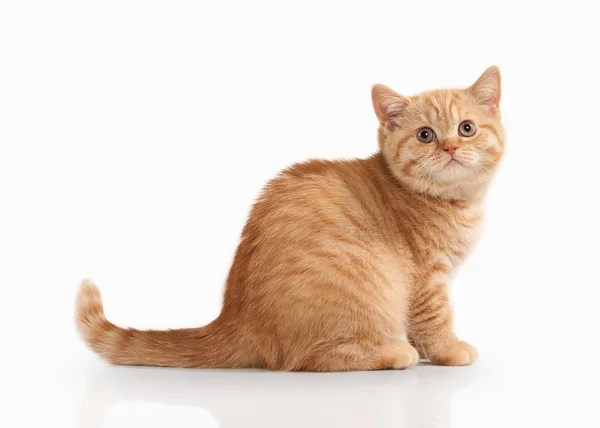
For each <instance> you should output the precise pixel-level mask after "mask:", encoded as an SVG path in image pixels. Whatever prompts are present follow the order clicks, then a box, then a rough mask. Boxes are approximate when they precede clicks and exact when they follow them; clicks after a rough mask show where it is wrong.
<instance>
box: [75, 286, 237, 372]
mask: <svg viewBox="0 0 600 428" xmlns="http://www.w3.org/2000/svg"><path fill="white" fill-rule="evenodd" d="M75 323H76V327H77V330H78V331H79V333H80V335H81V337H82V338H83V340H84V341H85V342H86V343H87V345H88V346H89V347H90V348H91V349H92V350H94V351H95V352H96V353H97V354H99V355H100V356H101V357H103V358H104V359H106V360H107V361H109V362H111V363H113V364H122V365H134V366H161V367H196V368H230V367H245V366H246V364H244V358H243V355H242V354H243V353H242V352H240V351H241V350H240V349H239V345H240V343H239V341H238V340H237V337H236V334H235V332H232V331H230V330H229V329H227V328H226V327H223V326H222V325H221V323H220V322H219V320H218V319H217V320H215V321H213V322H212V323H211V324H209V325H207V326H205V327H200V328H186V329H181V330H164V331H156V330H135V329H131V328H127V329H125V328H122V327H118V326H116V325H114V324H113V323H111V322H110V321H108V320H107V319H106V317H105V316H104V309H103V307H102V299H101V296H100V290H98V287H96V286H95V285H94V284H93V283H92V282H90V281H88V280H84V281H83V282H82V284H81V288H80V290H79V295H78V296H77V301H76V321H75Z"/></svg>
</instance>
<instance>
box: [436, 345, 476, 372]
mask: <svg viewBox="0 0 600 428" xmlns="http://www.w3.org/2000/svg"><path fill="white" fill-rule="evenodd" d="M429 359H430V360H431V362H432V363H433V364H437V365H439V366H468V365H471V364H473V363H474V362H475V361H476V360H477V349H475V348H474V347H473V346H471V345H469V344H468V343H467V342H462V341H460V342H456V343H455V344H453V345H451V346H450V347H448V348H447V349H445V350H443V351H440V352H436V353H434V354H433V355H429Z"/></svg>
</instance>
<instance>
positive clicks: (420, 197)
mask: <svg viewBox="0 0 600 428" xmlns="http://www.w3.org/2000/svg"><path fill="white" fill-rule="evenodd" d="M499 101H500V73H499V71H498V69H497V68H496V67H491V68H489V69H488V70H486V71H485V73H484V74H483V75H482V76H481V77H480V78H479V80H477V82H475V84H473V85H472V86H471V87H469V88H467V89H457V90H435V91H430V92H425V93H422V94H419V95H416V96H413V97H403V96H401V95H398V94H397V93H395V92H394V91H392V90H391V89H389V88H387V87H385V86H382V85H376V86H374V87H373V105H374V107H375V112H376V114H377V117H378V118H379V121H380V127H379V148H380V151H379V152H378V153H377V154H375V155H373V156H372V157H370V158H368V159H360V160H352V161H317V160H313V161H308V162H305V163H301V164H297V165H294V166H292V167H291V168H289V169H287V170H285V171H283V172H282V173H281V174H280V175H279V176H278V177H276V178H275V179H274V180H272V181H271V182H269V183H268V184H267V186H266V188H265V190H264V191H263V193H262V194H261V196H260V197H259V199H258V201H257V203H256V204H255V205H254V207H253V209H252V213H251V215H250V218H249V220H248V222H247V224H246V226H245V228H244V231H243V233H242V239H241V243H240V245H239V247H238V249H237V253H236V255H235V259H234V261H233V266H232V267H231V271H230V273H229V278H228V280H227V288H226V291H225V297H224V303H223V310H222V312H221V314H220V315H219V317H218V318H217V319H216V320H215V321H213V322H212V323H210V324H209V325H207V326H205V327H201V328H192V329H182V330H168V331H140V330H134V329H123V328H120V327H117V326H115V325H114V324H112V323H110V322H109V321H108V320H106V318H105V317H104V313H103V309H102V303H101V300H100V293H99V291H98V289H97V288H96V287H95V286H94V285H93V284H92V283H90V282H88V281H84V283H83V284H82V288H81V292H80V294H79V297H78V300H77V327H78V329H79V331H80V332H81V334H82V336H83V338H84V339H85V341H86V342H87V343H88V345H89V346H90V347H91V348H92V349H93V350H94V351H96V352H97V353H99V354H100V355H102V356H103V357H104V358H106V359H107V360H108V361H110V362H112V363H115V364H127V365H152V366H175V367H214V368H226V367H263V368H267V369H273V370H308V371H343V370H373V369H382V368H405V367H408V366H410V365H413V364H416V363H417V360H418V355H417V351H416V350H415V349H414V348H413V347H412V346H411V345H410V344H409V343H408V342H406V341H403V340H400V339H398V338H399V337H401V336H402V335H403V334H406V333H407V334H408V335H409V338H410V340H411V341H412V342H413V343H414V344H415V345H416V346H417V347H418V348H419V349H420V350H422V351H423V353H424V354H425V355H426V356H427V357H429V358H430V359H431V361H432V362H433V363H434V364H444V365H466V364H471V363H472V362H473V361H475V359H476V351H475V349H474V348H473V347H472V346H470V345H469V344H467V343H465V342H461V341H459V340H458V339H457V338H456V336H455V334H454V333H453V330H452V310H451V308H450V305H449V301H448V295H447V290H446V284H447V280H448V274H449V273H450V272H451V271H452V270H453V269H454V268H455V267H456V266H457V265H458V264H460V262H461V261H462V260H463V259H464V257H465V256H466V255H467V253H468V251H469V249H470V247H471V245H472V244H473V243H474V241H475V239H476V237H477V225H478V223H479V220H480V219H481V202H482V198H483V196H484V193H485V190H486V188H487V185H488V183H489V181H490V179H491V177H492V174H493V171H494V170H495V167H496V165H497V163H498V161H499V160H500V157H501V154H502V150H503V146H504V138H503V130H502V125H501V123H500V116H499V110H498V104H499Z"/></svg>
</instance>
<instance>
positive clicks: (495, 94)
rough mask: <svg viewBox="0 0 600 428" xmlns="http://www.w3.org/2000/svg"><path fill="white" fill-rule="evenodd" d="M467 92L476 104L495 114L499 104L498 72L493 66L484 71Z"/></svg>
mask: <svg viewBox="0 0 600 428" xmlns="http://www.w3.org/2000/svg"><path fill="white" fill-rule="evenodd" d="M469 91H470V92H471V94H472V95H473V97H475V99H476V100H477V102H478V103H479V104H480V105H481V106H483V107H486V108H488V109H489V110H490V112H491V113H495V112H496V111H497V110H498V106H499V104H500V92H501V88H500V70H499V69H498V67H496V66H495V65H492V66H491V67H490V68H488V69H487V70H485V71H484V72H483V74H482V75H481V77H480V78H479V79H477V82H475V83H474V84H473V85H471V87H469Z"/></svg>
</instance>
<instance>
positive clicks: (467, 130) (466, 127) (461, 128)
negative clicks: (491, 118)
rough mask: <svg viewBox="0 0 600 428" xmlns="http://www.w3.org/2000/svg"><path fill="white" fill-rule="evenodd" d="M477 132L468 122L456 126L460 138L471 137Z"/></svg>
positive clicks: (473, 125)
mask: <svg viewBox="0 0 600 428" xmlns="http://www.w3.org/2000/svg"><path fill="white" fill-rule="evenodd" d="M476 132H477V126H475V124H474V123H473V122H471V121H470V120H465V121H464V122H462V123H461V124H460V125H458V134H459V135H460V136H461V137H472V136H473V135H475V133H476Z"/></svg>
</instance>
